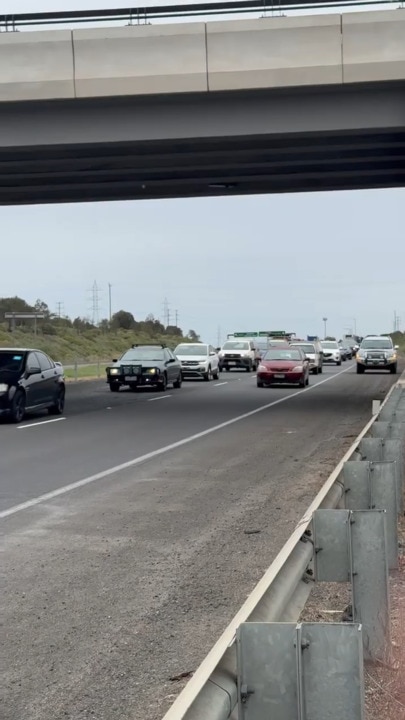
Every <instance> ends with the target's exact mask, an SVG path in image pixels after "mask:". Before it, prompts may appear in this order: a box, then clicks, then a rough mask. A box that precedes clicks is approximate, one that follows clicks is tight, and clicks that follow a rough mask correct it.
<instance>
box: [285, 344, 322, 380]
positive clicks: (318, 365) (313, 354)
mask: <svg viewBox="0 0 405 720" xmlns="http://www.w3.org/2000/svg"><path fill="white" fill-rule="evenodd" d="M290 345H291V347H299V348H301V350H303V351H304V353H305V355H306V356H307V358H308V360H309V370H310V372H312V374H313V375H318V373H321V372H322V366H323V348H322V345H321V343H320V341H319V340H311V342H306V341H304V340H301V341H296V342H292V343H290Z"/></svg>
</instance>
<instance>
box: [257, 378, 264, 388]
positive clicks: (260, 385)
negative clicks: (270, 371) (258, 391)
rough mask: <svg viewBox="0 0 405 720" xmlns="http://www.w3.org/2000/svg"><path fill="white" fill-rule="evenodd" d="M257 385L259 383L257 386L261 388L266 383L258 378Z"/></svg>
mask: <svg viewBox="0 0 405 720" xmlns="http://www.w3.org/2000/svg"><path fill="white" fill-rule="evenodd" d="M256 385H257V387H260V388H262V387H264V383H262V381H261V380H258V381H257V383H256Z"/></svg>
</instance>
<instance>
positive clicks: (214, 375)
mask: <svg viewBox="0 0 405 720" xmlns="http://www.w3.org/2000/svg"><path fill="white" fill-rule="evenodd" d="M212 377H213V378H214V380H219V370H215V372H213V373H212Z"/></svg>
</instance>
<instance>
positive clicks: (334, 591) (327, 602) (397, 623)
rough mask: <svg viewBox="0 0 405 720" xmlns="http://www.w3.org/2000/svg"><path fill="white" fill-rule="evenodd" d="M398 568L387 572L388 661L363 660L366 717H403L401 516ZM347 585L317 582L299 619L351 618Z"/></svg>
mask: <svg viewBox="0 0 405 720" xmlns="http://www.w3.org/2000/svg"><path fill="white" fill-rule="evenodd" d="M399 543H400V557H399V568H398V570H395V571H392V572H391V573H390V600H391V640H392V661H391V663H390V665H389V666H387V665H382V664H379V663H368V662H367V663H365V667H364V675H365V700H366V720H405V517H404V516H403V517H401V518H400V521H399ZM350 602H351V601H350V586H349V585H348V584H346V583H344V584H340V583H321V584H319V585H316V586H315V587H314V590H313V592H312V593H311V595H310V598H309V600H308V602H307V604H306V606H305V609H304V611H303V613H302V615H301V617H300V620H302V621H305V622H344V621H350V620H351V615H350V612H351V607H350Z"/></svg>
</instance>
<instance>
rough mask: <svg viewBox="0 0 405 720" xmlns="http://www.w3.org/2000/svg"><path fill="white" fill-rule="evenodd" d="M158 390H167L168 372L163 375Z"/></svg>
mask: <svg viewBox="0 0 405 720" xmlns="http://www.w3.org/2000/svg"><path fill="white" fill-rule="evenodd" d="M158 390H160V392H166V390H167V375H166V373H165V374H164V375H163V380H162V381H161V382H160V383H159V385H158Z"/></svg>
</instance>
